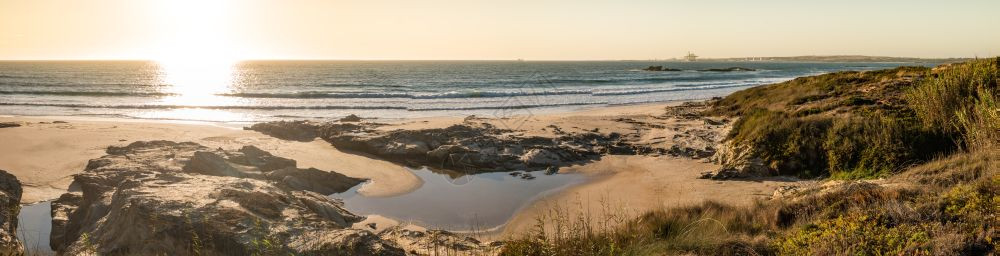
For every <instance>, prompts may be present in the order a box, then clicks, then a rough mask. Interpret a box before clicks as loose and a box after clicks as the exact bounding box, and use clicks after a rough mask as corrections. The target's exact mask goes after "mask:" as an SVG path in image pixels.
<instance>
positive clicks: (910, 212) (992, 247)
mask: <svg viewBox="0 0 1000 256" xmlns="http://www.w3.org/2000/svg"><path fill="white" fill-rule="evenodd" d="M998 170H1000V151H997V150H993V151H981V152H978V153H972V154H959V155H956V156H953V157H949V158H944V159H940V160H936V161H933V162H930V163H927V164H924V165H920V166H916V167H914V168H911V169H909V170H907V171H906V172H904V173H903V174H901V175H897V176H894V177H892V178H890V179H889V180H888V181H891V182H898V183H902V182H913V183H915V184H917V185H918V186H899V187H895V186H881V185H877V184H874V183H869V182H858V181H847V182H844V184H842V185H840V186H832V187H831V188H828V189H820V190H818V191H802V192H800V193H801V194H802V195H803V196H801V197H797V198H796V199H794V200H767V201H758V202H756V203H754V204H752V205H750V206H745V207H736V206H730V205H726V204H721V203H716V202H705V203H702V204H699V205H694V206H689V207H680V208H668V209H663V210H659V211H654V212H650V213H646V214H644V215H642V216H641V217H638V218H635V219H632V220H629V221H627V222H624V223H623V224H622V225H620V226H618V227H617V228H611V229H609V230H606V231H603V232H602V231H600V230H599V229H596V228H594V227H591V226H590V224H589V223H591V221H590V220H588V219H584V218H576V219H574V218H551V219H544V220H539V223H541V224H540V225H546V226H547V227H550V229H548V230H546V229H544V228H536V229H535V231H533V232H530V233H528V234H524V235H523V236H521V237H520V238H518V239H515V240H512V241H508V242H507V243H506V245H505V247H504V248H503V251H502V252H501V254H502V255H648V254H663V253H667V254H683V253H694V254H699V255H831V254H835V255H930V254H934V255H942V254H943V255H981V254H986V253H989V252H995V251H996V248H998V247H1000V232H997V227H998V226H1000V215H998V213H1000V208H998V207H1000V178H998V177H997V176H996V174H997V172H998ZM602 218H603V217H602ZM554 227H561V228H558V229H555V230H553V229H551V228H554Z"/></svg>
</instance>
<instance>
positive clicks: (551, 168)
mask: <svg viewBox="0 0 1000 256" xmlns="http://www.w3.org/2000/svg"><path fill="white" fill-rule="evenodd" d="M556 173H559V168H556V167H555V166H549V168H545V175H553V174H556Z"/></svg>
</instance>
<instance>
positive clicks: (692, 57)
mask: <svg viewBox="0 0 1000 256" xmlns="http://www.w3.org/2000/svg"><path fill="white" fill-rule="evenodd" d="M684 60H687V61H695V60H698V55H694V53H691V52H688V55H685V56H684Z"/></svg>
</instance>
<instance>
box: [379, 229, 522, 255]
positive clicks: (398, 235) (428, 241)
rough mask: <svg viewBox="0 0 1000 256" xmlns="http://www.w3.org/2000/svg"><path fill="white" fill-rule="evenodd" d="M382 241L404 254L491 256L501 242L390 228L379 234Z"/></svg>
mask: <svg viewBox="0 0 1000 256" xmlns="http://www.w3.org/2000/svg"><path fill="white" fill-rule="evenodd" d="M379 236H380V237H382V238H383V239H386V240H390V241H393V242H394V243H396V244H397V245H399V247H400V248H402V249H403V250H406V252H408V253H410V254H415V255H435V254H441V253H442V252H445V253H444V254H449V255H493V254H496V252H497V251H499V250H500V247H501V246H502V245H503V243H502V242H491V243H483V242H480V241H479V240H476V239H475V238H471V237H463V236H459V235H456V234H455V233H452V232H448V231H444V230H428V231H420V230H412V229H407V228H404V227H399V226H396V227H390V228H386V229H385V230H382V232H379Z"/></svg>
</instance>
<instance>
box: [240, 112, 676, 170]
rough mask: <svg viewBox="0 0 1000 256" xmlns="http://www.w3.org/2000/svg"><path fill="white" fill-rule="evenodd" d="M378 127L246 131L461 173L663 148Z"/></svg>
mask: <svg viewBox="0 0 1000 256" xmlns="http://www.w3.org/2000/svg"><path fill="white" fill-rule="evenodd" d="M377 125H379V124H367V123H359V124H352V123H313V122H308V121H291V122H287V121H282V122H270V123H261V124H254V125H253V126H251V127H248V128H246V129H249V130H255V131H259V132H261V133H264V134H268V135H271V136H274V137H277V138H282V139H289V140H310V141H311V140H312V139H314V138H315V137H319V138H322V139H323V140H326V141H327V142H329V143H330V144H332V145H333V146H335V147H337V148H338V149H341V150H347V151H355V152H363V153H367V154H371V155H375V156H378V157H380V158H383V159H387V160H391V161H395V162H398V163H403V164H407V165H423V166H432V167H440V168H448V169H452V170H457V171H463V172H467V173H479V172H505V171H515V170H545V169H547V168H549V167H553V166H555V167H558V166H565V165H569V164H571V163H576V162H581V161H591V160H596V159H598V158H599V157H600V156H601V155H605V154H628V155H635V154H665V153H666V152H667V149H663V148H650V147H647V146H643V145H634V144H630V143H628V142H627V141H625V139H624V138H623V137H622V136H621V135H620V134H614V133H612V134H601V133H595V132H587V133H578V134H562V135H561V136H559V137H555V138H549V137H536V136H520V135H517V134H515V133H513V131H511V130H506V129H499V128H496V127H494V126H492V125H489V124H488V123H479V124H471V123H463V124H457V125H453V126H450V127H447V128H435V129H420V130H393V131H382V130H376V129H374V128H375V126H377Z"/></svg>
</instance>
